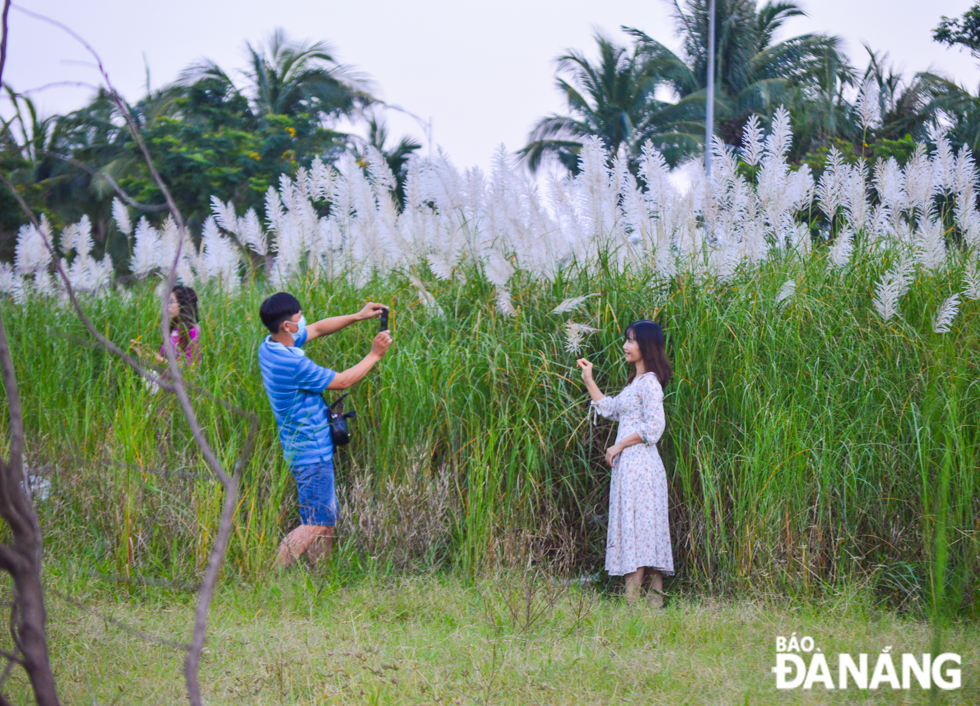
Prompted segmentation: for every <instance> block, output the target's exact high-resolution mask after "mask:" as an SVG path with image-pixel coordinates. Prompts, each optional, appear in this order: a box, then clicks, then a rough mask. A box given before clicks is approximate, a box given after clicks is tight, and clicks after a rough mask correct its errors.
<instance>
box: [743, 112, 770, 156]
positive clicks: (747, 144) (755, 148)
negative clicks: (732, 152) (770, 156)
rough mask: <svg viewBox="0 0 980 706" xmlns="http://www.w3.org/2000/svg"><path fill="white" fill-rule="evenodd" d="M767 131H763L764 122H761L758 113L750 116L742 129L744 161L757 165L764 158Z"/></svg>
mask: <svg viewBox="0 0 980 706" xmlns="http://www.w3.org/2000/svg"><path fill="white" fill-rule="evenodd" d="M764 140H765V133H763V131H762V124H761V123H760V122H759V116H758V115H752V116H750V117H749V121H748V122H747V123H746V124H745V128H744V129H743V130H742V149H741V150H740V152H741V155H742V161H743V162H745V163H746V164H748V165H751V166H755V165H757V164H759V162H760V161H761V160H762V151H763V147H764Z"/></svg>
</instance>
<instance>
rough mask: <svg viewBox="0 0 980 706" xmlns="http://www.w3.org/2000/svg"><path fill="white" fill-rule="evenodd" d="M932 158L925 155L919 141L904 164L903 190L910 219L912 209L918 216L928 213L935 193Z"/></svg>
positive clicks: (923, 147)
mask: <svg viewBox="0 0 980 706" xmlns="http://www.w3.org/2000/svg"><path fill="white" fill-rule="evenodd" d="M934 170H935V168H934V165H933V163H932V160H930V159H929V157H928V156H927V155H926V150H925V146H924V145H923V144H922V143H919V144H917V145H916V147H915V152H913V153H912V157H911V158H910V159H909V161H908V163H907V164H906V165H905V192H906V196H907V208H908V213H909V218H910V220H911V218H912V216H913V211H915V212H916V213H917V214H918V215H919V216H920V217H921V216H923V215H924V214H926V213H928V211H929V209H930V206H931V204H932V197H933V195H934V194H935V193H936V187H935V178H934V174H933V172H934Z"/></svg>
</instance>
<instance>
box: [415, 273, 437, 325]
mask: <svg viewBox="0 0 980 706" xmlns="http://www.w3.org/2000/svg"><path fill="white" fill-rule="evenodd" d="M408 279H409V281H411V283H412V284H413V285H414V286H415V289H416V290H418V293H419V302H421V303H422V304H424V305H425V308H426V309H428V310H429V312H430V313H432V314H435V315H437V316H445V315H446V312H444V311H443V310H442V307H441V306H439V302H437V301H436V298H435V297H434V296H432V295H431V294H429V291H428V290H427V289H426V288H425V286H424V285H423V284H422V282H421V281H420V280H419V278H418V277H416V276H415V275H413V274H411V273H409V275H408Z"/></svg>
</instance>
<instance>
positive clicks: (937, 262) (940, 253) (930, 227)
mask: <svg viewBox="0 0 980 706" xmlns="http://www.w3.org/2000/svg"><path fill="white" fill-rule="evenodd" d="M913 242H914V248H915V256H916V260H917V261H918V262H919V263H920V264H921V265H922V266H923V267H925V268H926V269H928V270H932V271H934V272H935V271H938V270H940V269H942V268H943V267H944V266H945V265H946V240H945V238H944V237H943V224H942V222H941V221H939V220H938V219H937V218H934V217H933V215H932V214H929V215H928V216H927V217H926V218H925V219H924V222H923V223H921V224H920V226H919V230H918V232H917V233H916V234H915V238H914V241H913Z"/></svg>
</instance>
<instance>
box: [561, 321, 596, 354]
mask: <svg viewBox="0 0 980 706" xmlns="http://www.w3.org/2000/svg"><path fill="white" fill-rule="evenodd" d="M596 330H597V329H594V328H592V327H591V326H586V325H585V324H577V323H575V322H574V321H569V322H567V323H566V324H565V350H567V351H568V352H569V353H571V354H572V355H577V354H578V353H580V352H581V350H582V344H583V343H584V341H585V337H586V336H588V335H589V334H590V333H594V332H595V331H596Z"/></svg>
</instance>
